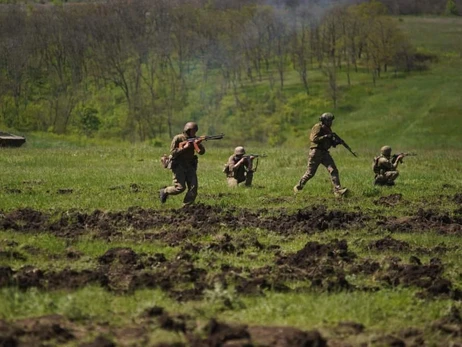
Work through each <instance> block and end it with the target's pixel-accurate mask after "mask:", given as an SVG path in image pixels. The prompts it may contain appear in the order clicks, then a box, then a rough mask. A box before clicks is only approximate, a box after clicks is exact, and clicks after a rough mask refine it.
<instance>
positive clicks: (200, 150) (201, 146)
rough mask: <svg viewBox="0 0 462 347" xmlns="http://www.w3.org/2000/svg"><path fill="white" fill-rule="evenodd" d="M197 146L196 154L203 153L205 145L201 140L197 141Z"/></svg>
mask: <svg viewBox="0 0 462 347" xmlns="http://www.w3.org/2000/svg"><path fill="white" fill-rule="evenodd" d="M197 147H198V148H199V151H198V152H197V154H199V155H203V154H205V147H204V146H203V145H202V143H201V142H199V143H198V144H197Z"/></svg>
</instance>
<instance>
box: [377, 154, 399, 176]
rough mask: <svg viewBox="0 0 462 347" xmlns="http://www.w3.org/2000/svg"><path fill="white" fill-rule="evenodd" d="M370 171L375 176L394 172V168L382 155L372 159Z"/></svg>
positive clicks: (389, 160)
mask: <svg viewBox="0 0 462 347" xmlns="http://www.w3.org/2000/svg"><path fill="white" fill-rule="evenodd" d="M372 170H373V171H374V173H375V174H380V175H381V174H383V173H385V172H388V171H394V170H396V168H395V166H394V165H393V163H392V162H391V159H388V158H387V157H385V156H384V155H383V154H382V155H379V156H378V157H375V158H374V162H373V164H372Z"/></svg>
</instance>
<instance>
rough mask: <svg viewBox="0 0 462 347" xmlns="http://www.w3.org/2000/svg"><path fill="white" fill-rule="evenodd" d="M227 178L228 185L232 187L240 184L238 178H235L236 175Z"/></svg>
mask: <svg viewBox="0 0 462 347" xmlns="http://www.w3.org/2000/svg"><path fill="white" fill-rule="evenodd" d="M227 180H228V187H230V188H236V187H237V185H238V184H239V182H238V181H237V179H235V178H234V177H228V178H227Z"/></svg>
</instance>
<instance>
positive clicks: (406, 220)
mask: <svg viewBox="0 0 462 347" xmlns="http://www.w3.org/2000/svg"><path fill="white" fill-rule="evenodd" d="M377 226H378V227H379V228H381V229H384V230H387V231H391V232H417V231H433V230H434V231H436V232H438V233H440V234H455V235H462V216H458V215H454V216H450V215H449V213H447V212H436V211H434V210H431V209H430V210H424V209H419V211H417V213H416V215H414V216H405V217H389V218H382V219H381V220H379V221H377Z"/></svg>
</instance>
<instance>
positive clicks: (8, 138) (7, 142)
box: [0, 131, 26, 147]
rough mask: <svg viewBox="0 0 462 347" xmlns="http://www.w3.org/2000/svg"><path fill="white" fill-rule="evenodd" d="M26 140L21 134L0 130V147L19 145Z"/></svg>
mask: <svg viewBox="0 0 462 347" xmlns="http://www.w3.org/2000/svg"><path fill="white" fill-rule="evenodd" d="M25 142H26V138H25V137H23V136H17V135H13V134H8V133H4V132H2V131H0V147H21V146H22V145H23V143H25Z"/></svg>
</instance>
